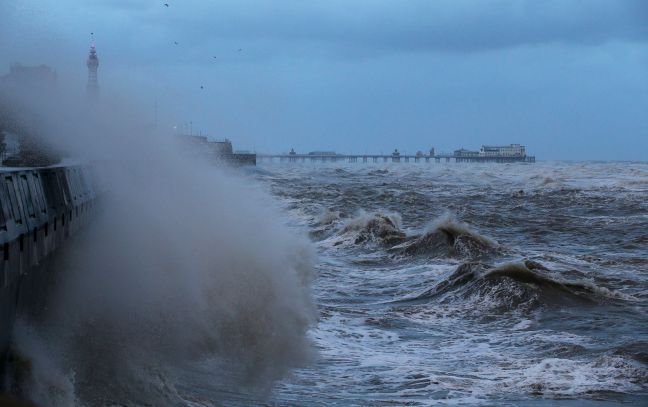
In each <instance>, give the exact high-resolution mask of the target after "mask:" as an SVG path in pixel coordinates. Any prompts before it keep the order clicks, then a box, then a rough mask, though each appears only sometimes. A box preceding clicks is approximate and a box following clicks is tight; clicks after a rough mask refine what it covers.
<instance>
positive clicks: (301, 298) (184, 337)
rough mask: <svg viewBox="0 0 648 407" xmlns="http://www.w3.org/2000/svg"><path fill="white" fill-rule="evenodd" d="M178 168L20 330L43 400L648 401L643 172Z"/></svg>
mask: <svg viewBox="0 0 648 407" xmlns="http://www.w3.org/2000/svg"><path fill="white" fill-rule="evenodd" d="M172 168H175V170H174V171H168V172H166V173H164V174H165V176H164V177H163V179H164V182H161V181H160V185H159V186H160V187H159V188H157V187H155V186H151V187H150V188H148V189H146V190H144V191H142V186H141V185H140V184H141V183H135V185H132V186H128V188H126V190H125V191H122V193H118V194H117V195H116V196H118V197H121V198H120V199H118V200H116V201H115V202H112V204H111V202H107V203H106V206H107V209H111V211H108V210H106V211H105V212H106V214H104V215H103V216H102V217H100V219H98V220H97V222H95V223H94V224H93V225H92V226H91V227H90V228H89V230H88V232H86V235H85V237H84V236H82V237H81V238H80V239H81V240H82V242H81V243H79V247H81V250H77V251H74V252H73V253H71V254H69V255H66V256H63V259H64V264H63V266H62V267H64V268H66V269H72V271H74V273H73V274H74V275H75V276H76V277H74V278H71V279H70V281H71V283H73V284H70V283H68V284H64V288H65V289H64V290H62V291H61V293H60V294H59V297H58V298H56V302H55V304H57V306H56V308H58V313H56V312H55V313H54V314H53V315H54V316H51V317H50V318H49V320H48V322H47V323H45V324H44V327H41V326H39V325H36V326H30V325H27V326H23V325H22V324H21V325H20V326H19V329H18V333H17V334H16V342H17V343H18V350H19V353H21V354H22V356H23V357H24V358H25V359H26V360H28V361H29V363H28V366H29V368H28V369H27V370H28V371H30V372H31V375H32V377H31V379H29V380H30V381H29V382H28V383H27V385H26V386H27V395H28V396H29V398H32V399H33V400H36V401H39V402H40V405H52V406H73V405H74V406H76V405H80V406H88V407H94V406H116V405H119V406H150V405H155V406H186V405H191V406H221V405H225V406H243V405H259V404H262V405H264V404H269V405H282V406H283V405H320V406H329V405H360V406H362V405H381V406H382V405H438V404H453V405H508V406H528V405H541V406H549V405H551V406H553V405H556V404H560V405H574V406H582V405H593V406H599V405H615V404H624V405H648V164H646V163H555V162H551V163H550V162H546V163H537V164H531V165H528V164H493V165H483V164H480V165H476V164H475V165H468V164H434V163H429V164H424V163H420V164H414V163H410V164H405V163H403V164H389V165H366V164H339V165H333V164H329V165H321V164H318V165H309V164H294V165H280V164H274V165H271V164H270V165H265V166H260V167H257V168H256V169H253V170H250V171H249V172H247V173H246V175H244V178H245V179H244V180H241V179H239V178H236V181H231V180H230V181H227V180H226V179H225V178H223V177H222V176H220V175H219V176H215V177H204V179H203V178H201V182H200V185H201V188H194V187H193V186H194V184H195V182H196V179H195V174H194V173H195V171H190V170H187V171H178V170H177V168H180V167H172ZM185 172H186V174H185V175H186V176H185V175H183V174H184V173H185ZM201 172H202V173H207V172H208V170H207V169H205V168H203V169H202V170H201ZM155 174H159V170H158V171H156V172H155ZM144 178H145V179H148V178H146V177H144ZM158 178H159V177H157V176H156V177H153V178H151V179H158ZM160 179H162V178H160ZM240 182H242V183H243V184H246V186H245V187H244V188H247V189H248V190H250V191H248V192H245V191H240V188H239V187H235V186H234V185H233V184H238V183H240ZM168 183H172V184H173V185H174V186H175V187H174V191H175V196H178V197H180V198H177V199H172V198H171V196H170V195H169V194H168V192H167V188H166V185H167V184H168ZM228 183H229V184H232V185H229V186H228ZM208 185H210V186H211V187H210V188H206V187H205V186H208ZM119 188H120V187H119V186H113V187H112V189H113V190H119ZM121 188H125V187H124V186H122V187H121ZM252 190H256V191H255V192H254V193H252V192H251V191H252ZM259 190H260V191H259ZM264 190H265V191H264ZM265 192H267V193H265ZM129 197H130V198H129ZM182 197H191V204H190V205H189V206H187V203H186V201H187V200H186V199H182ZM162 203H163V204H162ZM273 205H274V207H272V206H273ZM140 207H141V208H140ZM261 207H263V209H262V210H261V209H260V208H261ZM149 208H157V209H156V210H155V211H150V210H149ZM143 214H146V216H143ZM277 218H279V222H278V221H277ZM169 220H171V221H169ZM281 222H283V223H284V225H280V223H281ZM151 231H155V233H152V234H151V233H150V232H151ZM115 236H118V237H119V238H118V239H116V238H115ZM304 237H307V238H306V239H305V238H304ZM308 238H309V239H310V240H311V243H310V245H311V246H313V247H314V249H311V248H309V247H308V242H307V241H306V240H307V239H308ZM93 242H94V243H93ZM96 242H99V243H100V244H96ZM313 265H314V267H315V269H316V273H315V275H314V276H313V273H312V272H311V270H312V269H313ZM309 284H310V285H311V288H310V290H311V291H312V292H311V293H308V290H309V288H308V286H309ZM304 290H306V291H304ZM311 295H312V297H313V300H311V298H310V297H311ZM313 303H314V307H313ZM315 308H316V311H315ZM315 314H316V316H315ZM33 331H35V332H33ZM304 336H305V337H306V338H304ZM304 339H305V340H304ZM23 375H24V373H23Z"/></svg>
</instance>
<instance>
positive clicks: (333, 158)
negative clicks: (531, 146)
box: [256, 153, 535, 163]
mask: <svg viewBox="0 0 648 407" xmlns="http://www.w3.org/2000/svg"><path fill="white" fill-rule="evenodd" d="M256 158H257V162H264V161H265V162H272V161H274V160H278V161H279V162H349V163H357V162H362V163H387V162H394V163H399V162H406V163H409V162H414V163H418V162H427V163H429V162H437V163H439V162H441V161H442V160H443V161H445V162H450V161H454V162H457V163H486V162H490V163H511V162H525V163H534V162H535V157H534V156H528V155H525V156H486V157H484V156H457V155H454V154H437V155H434V156H430V155H417V154H414V155H409V154H398V155H395V154H388V155H384V154H336V155H317V154H290V153H289V154H257V156H256Z"/></svg>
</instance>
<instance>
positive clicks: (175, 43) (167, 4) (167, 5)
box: [163, 3, 243, 89]
mask: <svg viewBox="0 0 648 407" xmlns="http://www.w3.org/2000/svg"><path fill="white" fill-rule="evenodd" d="M163 6H164V7H169V3H163ZM173 44H174V45H180V43H179V42H178V41H173ZM242 51H243V48H239V49H238V52H242ZM212 58H214V59H218V57H216V56H215V55H214V56H213V57H212ZM200 89H205V87H204V86H203V85H200Z"/></svg>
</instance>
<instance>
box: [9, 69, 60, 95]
mask: <svg viewBox="0 0 648 407" xmlns="http://www.w3.org/2000/svg"><path fill="white" fill-rule="evenodd" d="M57 80H58V78H57V75H56V72H55V71H54V70H53V69H52V68H50V67H49V66H47V65H37V66H25V65H21V64H12V65H11V66H10V67H9V73H8V74H6V75H4V76H2V77H0V85H2V86H3V87H5V88H7V89H9V90H12V89H15V90H20V91H23V92H24V91H38V92H49V91H54V90H56V84H57Z"/></svg>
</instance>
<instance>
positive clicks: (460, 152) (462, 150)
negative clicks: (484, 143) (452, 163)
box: [454, 148, 479, 157]
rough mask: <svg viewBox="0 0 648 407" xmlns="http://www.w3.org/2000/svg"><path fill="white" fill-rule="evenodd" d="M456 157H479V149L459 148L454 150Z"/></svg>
mask: <svg viewBox="0 0 648 407" xmlns="http://www.w3.org/2000/svg"><path fill="white" fill-rule="evenodd" d="M454 156H455V157H479V151H472V150H466V149H465V148H460V149H459V150H455V151H454Z"/></svg>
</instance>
